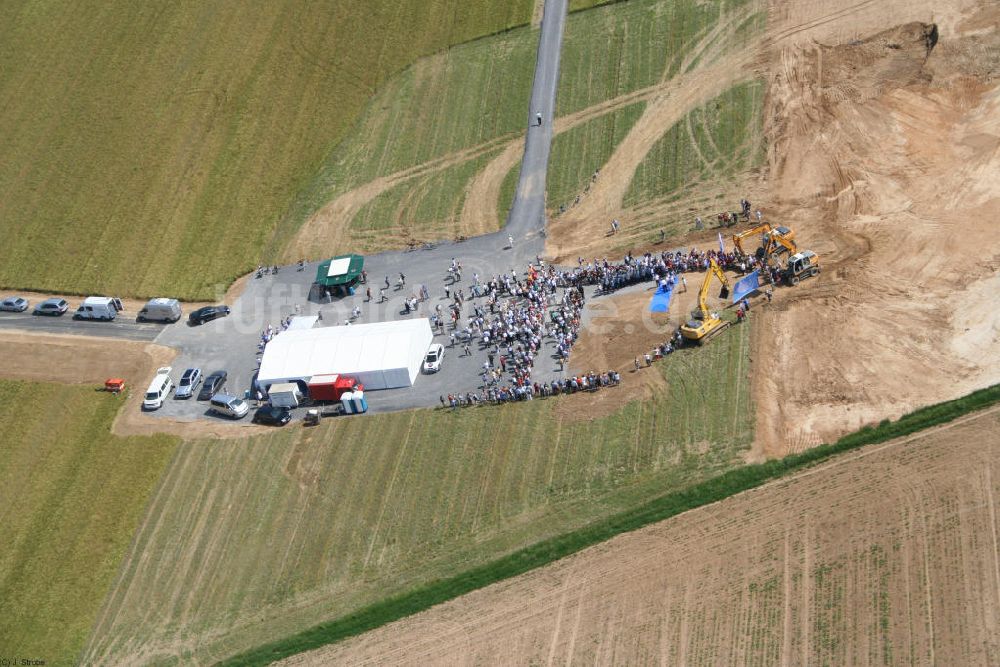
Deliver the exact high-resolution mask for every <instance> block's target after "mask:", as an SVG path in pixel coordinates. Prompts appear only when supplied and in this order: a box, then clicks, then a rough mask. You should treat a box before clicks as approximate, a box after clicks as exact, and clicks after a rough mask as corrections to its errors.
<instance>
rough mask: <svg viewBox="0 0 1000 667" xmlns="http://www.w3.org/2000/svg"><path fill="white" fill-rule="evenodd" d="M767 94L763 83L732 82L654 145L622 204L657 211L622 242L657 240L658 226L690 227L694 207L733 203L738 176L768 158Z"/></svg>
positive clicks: (641, 220) (634, 226)
mask: <svg viewBox="0 0 1000 667" xmlns="http://www.w3.org/2000/svg"><path fill="white" fill-rule="evenodd" d="M763 98H764V85H763V82H761V81H750V82H747V83H743V84H739V85H737V86H734V87H733V88H730V89H729V90H727V91H726V92H725V93H723V94H722V95H720V96H718V97H716V98H715V99H713V100H711V101H710V102H709V103H708V104H705V105H704V106H702V107H699V108H697V109H695V110H693V111H691V113H689V114H688V115H687V116H686V117H685V118H684V120H682V121H680V122H679V123H677V124H676V125H674V126H673V127H671V128H670V130H668V131H667V133H666V134H664V135H663V136H662V137H661V138H660V139H659V140H658V141H657V142H656V144H654V145H653V147H652V148H651V149H650V151H649V154H648V155H646V158H645V160H644V161H643V162H642V163H640V164H639V167H638V168H637V169H636V172H635V176H634V178H633V179H632V183H631V185H630V187H629V191H628V193H627V195H626V196H625V202H624V203H625V206H627V207H632V208H636V207H643V206H646V207H650V208H652V210H653V212H652V213H651V214H649V215H646V216H639V218H638V219H637V220H636V221H634V222H633V223H632V224H631V225H629V229H627V230H625V233H624V234H623V235H622V239H621V241H622V243H624V244H625V245H628V244H631V243H634V242H636V241H638V240H641V239H644V238H645V239H646V240H650V239H652V238H654V237H657V238H658V231H659V230H660V229H663V230H665V231H666V232H668V234H670V235H675V234H681V233H683V232H685V231H687V230H689V229H690V228H691V224H692V222H693V214H692V213H691V211H690V209H691V207H696V208H697V209H699V210H701V211H703V212H706V213H707V212H709V211H721V210H723V209H725V208H726V207H727V206H728V207H729V208H730V209H731V208H732V207H733V204H734V202H735V201H736V199H738V195H739V192H738V191H734V188H736V187H737V186H738V180H739V178H740V177H741V176H743V175H745V174H746V173H747V172H749V171H750V170H752V169H754V168H756V167H758V166H759V165H760V164H761V163H762V161H763V158H764V145H763V143H762V141H761V137H762V127H761V126H762V122H763V118H762V115H761V110H762V108H763ZM705 222H706V224H709V225H711V224H715V221H714V220H709V219H706V220H705ZM647 237H648V238H647Z"/></svg>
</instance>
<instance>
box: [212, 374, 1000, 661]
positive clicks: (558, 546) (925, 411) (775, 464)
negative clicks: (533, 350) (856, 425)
mask: <svg viewBox="0 0 1000 667" xmlns="http://www.w3.org/2000/svg"><path fill="white" fill-rule="evenodd" d="M998 402H1000V385H994V386H992V387H989V388H987V389H983V390H980V391H976V392H973V393H972V394H969V395H967V396H964V397H962V398H959V399H955V400H953V401H947V402H945V403H940V404H937V405H933V406H929V407H926V408H922V409H920V410H916V411H915V412H912V413H910V414H907V415H904V416H903V417H901V418H900V419H899V420H898V421H894V422H891V421H888V420H886V421H883V422H882V423H880V424H879V425H878V426H874V427H866V428H863V429H861V430H859V431H857V432H856V433H853V434H850V435H848V436H845V437H843V438H841V439H840V440H838V441H837V442H836V443H834V444H830V445H823V446H820V447H817V448H814V449H811V450H809V451H807V452H803V453H801V454H795V455H792V456H789V457H786V458H783V459H777V460H773V461H768V462H766V463H761V464H755V465H748V466H743V467H741V468H738V469H735V470H731V471H728V472H725V473H723V474H721V475H719V476H717V477H714V478H712V479H710V480H706V481H704V482H701V483H699V484H695V485H693V486H691V487H689V488H687V489H683V490H680V491H675V492H672V493H668V494H666V495H663V496H661V497H659V498H656V499H655V500H652V501H650V502H648V503H646V504H644V505H640V506H638V507H636V508H635V509H631V510H628V511H626V512H622V513H620V514H617V515H615V516H613V517H609V518H607V519H602V520H599V521H595V522H593V523H591V524H589V525H587V526H585V527H583V528H581V529H579V530H575V531H572V532H570V533H567V534H564V535H560V536H558V537H554V538H551V539H548V540H544V541H542V542H539V543H537V544H533V545H531V546H529V547H526V548H524V549H521V550H519V551H516V552H514V553H512V554H509V555H507V556H505V557H502V558H499V559H497V560H495V561H493V562H491V563H488V564H485V565H482V566H479V567H475V568H471V569H469V570H468V571H466V572H463V573H461V574H458V575H455V576H452V577H447V578H443V579H440V580H438V581H434V582H432V583H429V584H426V585H423V586H420V587H418V588H415V589H414V590H411V591H409V592H407V593H404V594H402V595H398V596H395V597H392V598H390V599H387V600H383V601H381V602H378V603H376V604H373V605H371V606H369V607H366V608H364V609H362V610H359V611H357V612H355V613H353V614H350V615H347V616H344V617H342V618H339V619H337V620H335V621H332V622H330V623H324V624H321V625H317V626H316V627H313V628H310V629H309V630H307V631H305V632H302V633H299V634H297V635H294V636H292V637H288V638H286V639H284V640H281V641H278V642H274V643H271V644H268V645H265V646H262V647H260V648H257V649H255V650H253V651H249V652H247V653H243V654H241V655H238V656H235V657H233V658H231V659H229V660H227V661H225V662H224V663H223V664H226V665H264V664H268V663H270V662H272V661H274V660H278V659H281V658H284V657H287V656H290V655H294V654H296V653H301V652H303V651H307V650H310V649H313V648H317V647H319V646H323V645H325V644H330V643H333V642H336V641H341V640H343V639H346V638H347V637H351V636H355V635H358V634H361V633H362V632H366V631H368V630H372V629H374V628H376V627H379V626H382V625H385V624H387V623H390V622H392V621H395V620H398V619H400V618H403V617H405V616H409V615H412V614H414V613H417V612H419V611H423V610H425V609H428V608H430V607H432V606H434V605H437V604H440V603H442V602H445V601H447V600H450V599H453V598H455V597H458V596H460V595H463V594H465V593H468V592H470V591H473V590H476V589H479V588H483V587H485V586H488V585H490V584H492V583H495V582H498V581H501V580H503V579H508V578H510V577H513V576H517V575H519V574H523V573H525V572H527V571H529V570H532V569H535V568H538V567H541V566H543V565H546V564H548V563H551V562H553V561H555V560H557V559H559V558H564V557H566V556H568V555H570V554H573V553H576V552H578V551H580V550H582V549H584V548H586V547H589V546H592V545H594V544H597V543H599V542H603V541H606V540H608V539H610V538H612V537H614V536H615V535H618V534H621V533H624V532H628V531H632V530H636V529H638V528H641V527H643V526H646V525H649V524H651V523H654V522H657V521H662V520H664V519H667V518H670V517H672V516H676V515H678V514H680V513H682V512H685V511H687V510H691V509H694V508H696V507H700V506H703V505H706V504H709V503H714V502H717V501H719V500H722V499H724V498H727V497H729V496H732V495H734V494H737V493H740V492H742V491H746V490H748V489H752V488H754V487H757V486H760V485H762V484H764V483H766V482H768V481H771V480H774V479H777V478H779V477H781V476H783V475H787V474H790V473H793V472H796V471H799V470H802V469H803V468H806V467H808V466H810V465H814V464H816V463H819V462H821V461H824V460H827V459H829V458H830V457H832V456H835V455H837V454H841V453H844V452H847V451H850V450H853V449H857V448H859V447H862V446H865V445H871V444H876V443H881V442H886V441H888V440H892V439H894V438H898V437H902V436H906V435H910V434H912V433H916V432H918V431H922V430H924V429H927V428H930V427H932V426H936V425H939V424H944V423H946V422H949V421H952V420H954V419H956V418H958V417H961V416H963V415H966V414H968V413H970V412H973V411H976V410H980V409H982V408H985V407H987V406H990V405H994V404H996V403H998Z"/></svg>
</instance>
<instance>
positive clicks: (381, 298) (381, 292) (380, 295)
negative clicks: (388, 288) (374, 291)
mask: <svg viewBox="0 0 1000 667" xmlns="http://www.w3.org/2000/svg"><path fill="white" fill-rule="evenodd" d="M386 301H388V299H386V298H385V288H384V287H383V288H382V289H380V290H379V291H378V302H379V303H385V302H386Z"/></svg>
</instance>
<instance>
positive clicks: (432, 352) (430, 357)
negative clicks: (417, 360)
mask: <svg viewBox="0 0 1000 667" xmlns="http://www.w3.org/2000/svg"><path fill="white" fill-rule="evenodd" d="M442 359H444V345H442V344H441V343H434V344H433V345H431V346H430V347H429V348H427V356H426V357H424V372H425V373H437V372H438V371H439V370H441V360H442Z"/></svg>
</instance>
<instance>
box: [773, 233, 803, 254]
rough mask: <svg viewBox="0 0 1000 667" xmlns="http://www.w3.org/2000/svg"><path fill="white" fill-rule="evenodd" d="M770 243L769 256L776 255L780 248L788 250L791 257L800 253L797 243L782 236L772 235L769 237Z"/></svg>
mask: <svg viewBox="0 0 1000 667" xmlns="http://www.w3.org/2000/svg"><path fill="white" fill-rule="evenodd" d="M768 241H769V243H768V245H767V254H768V255H771V254H772V253H774V252H775V251H776V250H777V249H778V247H779V246H781V247H783V248H785V250H787V251H788V254H790V255H794V254H795V253H797V252H798V251H799V248H798V246H797V245H796V244H795V241H793V240H792V239H790V238H788V237H786V236H784V235H782V234H775V233H773V232H772V233H771V234H769V235H768Z"/></svg>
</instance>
